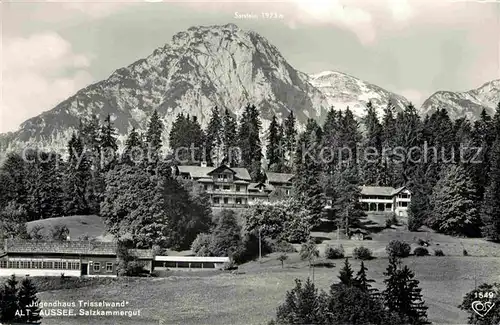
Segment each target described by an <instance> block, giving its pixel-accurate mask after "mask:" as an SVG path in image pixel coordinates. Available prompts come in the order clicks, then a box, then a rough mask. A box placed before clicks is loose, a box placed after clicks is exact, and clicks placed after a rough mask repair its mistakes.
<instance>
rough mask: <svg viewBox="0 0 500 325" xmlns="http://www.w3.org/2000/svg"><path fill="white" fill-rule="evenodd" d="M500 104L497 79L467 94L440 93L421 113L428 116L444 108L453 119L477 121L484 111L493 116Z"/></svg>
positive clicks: (428, 101)
mask: <svg viewBox="0 0 500 325" xmlns="http://www.w3.org/2000/svg"><path fill="white" fill-rule="evenodd" d="M499 102H500V79H497V80H492V81H490V82H487V83H485V84H484V85H482V86H481V87H479V88H476V89H472V90H469V91H465V92H452V91H438V92H436V93H434V94H433V95H432V96H430V97H429V98H428V99H427V100H426V101H425V102H424V103H423V104H422V107H421V110H420V111H421V113H422V115H427V114H432V113H433V112H434V111H436V110H437V109H439V108H443V107H444V108H446V110H447V111H448V114H449V115H450V117H451V118H452V119H456V118H459V117H467V118H469V119H471V120H476V119H478V118H479V115H480V114H481V111H482V110H483V109H485V110H486V112H487V113H488V114H490V115H493V114H494V112H495V107H496V106H497V104H498V103H499Z"/></svg>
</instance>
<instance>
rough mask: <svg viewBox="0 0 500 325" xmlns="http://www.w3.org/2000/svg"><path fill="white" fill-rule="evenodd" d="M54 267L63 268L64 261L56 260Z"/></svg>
mask: <svg viewBox="0 0 500 325" xmlns="http://www.w3.org/2000/svg"><path fill="white" fill-rule="evenodd" d="M54 269H58V270H60V269H62V263H61V262H54Z"/></svg>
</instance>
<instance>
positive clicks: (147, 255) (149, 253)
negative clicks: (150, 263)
mask: <svg viewBox="0 0 500 325" xmlns="http://www.w3.org/2000/svg"><path fill="white" fill-rule="evenodd" d="M128 252H129V253H130V255H132V256H135V257H137V258H138V259H140V260H150V259H153V258H154V257H155V256H154V254H153V250H151V249H137V248H132V249H129V250H128Z"/></svg>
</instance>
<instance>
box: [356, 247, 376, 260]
mask: <svg viewBox="0 0 500 325" xmlns="http://www.w3.org/2000/svg"><path fill="white" fill-rule="evenodd" d="M352 256H353V257H354V258H355V259H357V260H370V259H372V258H373V253H372V251H371V250H370V249H369V248H366V247H363V246H360V247H356V248H355V249H354V251H353V253H352Z"/></svg>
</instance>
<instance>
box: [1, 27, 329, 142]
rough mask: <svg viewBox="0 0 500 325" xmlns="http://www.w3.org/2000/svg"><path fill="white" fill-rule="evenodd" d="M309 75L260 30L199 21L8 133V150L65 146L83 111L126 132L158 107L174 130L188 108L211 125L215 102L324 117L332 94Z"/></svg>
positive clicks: (265, 113)
mask: <svg viewBox="0 0 500 325" xmlns="http://www.w3.org/2000/svg"><path fill="white" fill-rule="evenodd" d="M308 79H309V77H308V76H307V75H306V74H304V73H302V72H299V71H297V70H295V69H294V68H293V67H292V66H291V65H290V64H289V63H288V62H287V61H286V60H285V58H284V57H283V56H282V55H281V54H280V52H279V51H278V49H277V48H276V47H275V46H273V45H272V44H270V43H269V41H267V40H266V39H265V38H264V37H262V36H260V35H259V34H257V33H255V32H253V31H244V30H241V29H240V28H238V27H237V26H236V25H234V24H228V25H224V26H206V27H191V28H189V29H188V30H187V31H183V32H180V33H177V34H176V35H174V36H173V38H172V41H171V42H170V43H169V44H166V45H165V46H163V47H160V48H158V49H156V50H154V51H153V53H152V54H151V55H150V56H148V57H147V58H145V59H141V60H138V61H137V62H135V63H133V64H131V65H129V66H128V67H124V68H121V69H118V70H116V71H115V72H114V73H113V74H112V75H111V76H110V77H109V78H108V79H106V80H103V81H101V82H98V83H95V84H93V85H90V86H88V87H86V88H84V89H82V90H80V91H78V92H77V93H76V94H75V95H73V96H71V97H70V98H68V99H66V100H64V101H63V102H61V103H60V104H58V105H57V106H56V107H55V108H53V109H51V110H49V111H46V112H44V113H42V114H40V115H39V116H37V117H34V118H31V119H29V120H27V121H25V122H24V123H23V124H21V126H20V129H19V130H18V131H16V132H14V133H10V134H7V135H3V136H2V137H1V138H0V141H1V142H2V143H1V144H3V151H5V150H6V149H14V148H19V147H22V146H23V145H25V144H26V143H35V142H36V143H38V144H40V145H42V146H46V145H47V146H50V147H61V146H62V148H64V146H65V145H66V140H67V138H68V136H69V135H70V134H71V132H72V131H73V130H74V129H75V128H76V127H77V125H78V123H79V119H80V118H86V117H88V116H90V115H91V114H96V115H97V116H98V117H99V118H101V119H103V118H104V116H105V115H106V114H108V113H109V114H111V115H112V118H113V120H114V125H115V126H116V127H117V129H118V132H119V133H120V134H121V135H122V138H123V136H124V135H125V134H127V132H128V131H129V130H130V129H131V128H132V127H136V128H138V129H139V130H143V129H144V128H145V126H146V121H147V119H148V117H149V116H150V114H151V113H152V111H153V110H154V109H157V110H158V111H159V113H160V116H162V117H163V120H164V122H165V125H166V126H167V130H168V129H169V126H170V125H171V123H172V121H173V119H175V116H176V115H177V114H178V113H180V112H183V113H189V114H190V115H194V116H197V118H198V120H199V121H200V123H201V124H202V125H205V124H206V123H207V122H208V120H209V118H210V110H211V108H212V107H213V106H215V105H217V106H218V107H219V108H222V109H225V108H228V109H230V110H231V111H232V112H233V113H234V114H235V115H237V116H238V115H239V114H240V112H241V111H242V109H243V107H244V106H245V105H246V104H247V103H253V104H255V105H256V106H257V107H258V108H259V110H260V113H261V116H262V117H263V118H264V119H266V120H268V119H270V118H271V116H272V115H273V114H276V115H277V116H278V117H279V118H283V117H285V116H286V115H288V112H289V110H290V109H291V110H293V111H294V112H295V113H296V115H297V119H298V120H299V121H302V122H303V121H305V120H306V119H307V118H309V117H311V118H316V119H321V118H322V117H323V116H325V113H326V109H327V103H326V99H325V97H324V96H323V94H322V93H321V92H320V91H318V90H317V89H316V88H315V87H313V86H312V85H311V84H310V83H309V81H308ZM264 126H265V125H264ZM167 133H168V132H166V134H165V135H164V136H165V139H166V138H167V137H168V134H167Z"/></svg>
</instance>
